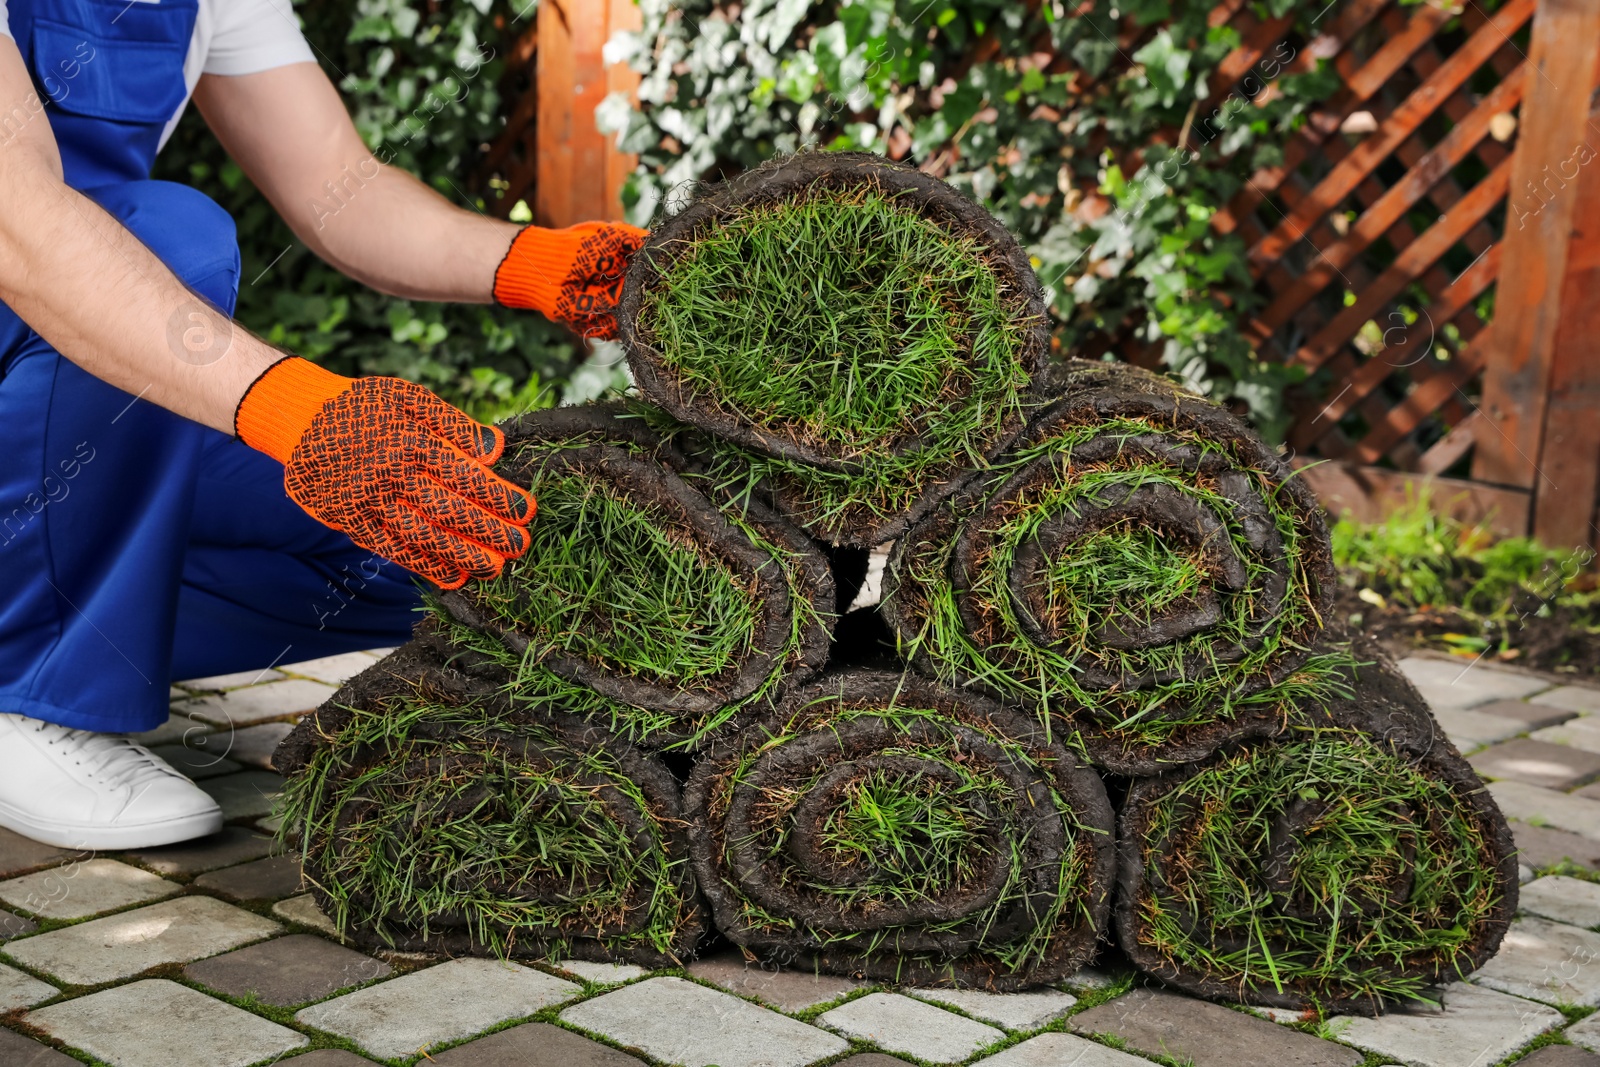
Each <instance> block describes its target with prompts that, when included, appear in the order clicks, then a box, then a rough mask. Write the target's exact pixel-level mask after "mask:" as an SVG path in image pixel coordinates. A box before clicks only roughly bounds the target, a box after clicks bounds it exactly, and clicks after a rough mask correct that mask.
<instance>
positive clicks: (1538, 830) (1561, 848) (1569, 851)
mask: <svg viewBox="0 0 1600 1067" xmlns="http://www.w3.org/2000/svg"><path fill="white" fill-rule="evenodd" d="M1509 821H1510V825H1511V837H1512V840H1513V841H1515V843H1516V846H1517V853H1518V856H1519V857H1520V859H1521V860H1522V862H1523V863H1526V864H1530V865H1532V866H1533V867H1536V868H1537V867H1555V866H1558V865H1560V864H1562V863H1576V864H1577V865H1578V866H1580V867H1587V868H1589V869H1591V870H1600V841H1595V840H1593V839H1591V838H1587V837H1579V836H1578V835H1577V834H1573V833H1568V832H1567V831H1566V830H1554V829H1551V828H1550V827H1548V826H1534V825H1533V824H1532V823H1525V822H1523V821H1521V820H1520V819H1511V820H1509Z"/></svg>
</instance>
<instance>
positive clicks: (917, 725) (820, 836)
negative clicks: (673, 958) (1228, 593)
mask: <svg viewBox="0 0 1600 1067" xmlns="http://www.w3.org/2000/svg"><path fill="white" fill-rule="evenodd" d="M684 809H685V815H686V817H687V818H688V819H689V821H690V836H691V842H692V843H691V855H692V862H693V866H694V870H695V874H696V877H697V880H698V882H699V884H700V886H701V889H702V891H703V893H704V894H705V896H706V899H707V900H708V901H709V903H710V907H711V910H712V913H713V915H714V917H715V922H716V926H717V929H718V930H720V931H721V932H722V933H723V934H724V935H725V936H726V937H727V938H729V940H731V941H733V942H734V943H735V944H737V945H739V946H741V947H742V948H743V949H745V950H746V951H747V952H748V953H753V954H754V955H755V956H756V957H757V958H759V959H761V960H762V961H763V962H765V963H774V964H785V965H787V964H798V965H800V966H805V967H815V968H818V969H820V970H823V971H827V972H830V973H837V974H846V975H857V976H863V977H867V978H872V979H877V980H885V981H893V982H902V983H906V984H915V985H955V986H974V987H979V988H986V989H994V990H1014V989H1020V988H1025V987H1027V986H1030V985H1036V984H1039V983H1043V982H1048V981H1053V980H1055V979H1057V978H1060V977H1063V976H1065V975H1068V974H1070V973H1072V972H1073V971H1074V970H1076V969H1077V968H1078V967H1079V966H1081V965H1082V964H1084V963H1085V962H1087V961H1088V960H1089V958H1090V957H1091V956H1092V955H1093V953H1094V948H1095V941H1096V937H1097V936H1098V935H1099V934H1100V933H1101V932H1103V931H1105V930H1106V923H1107V907H1108V902H1109V895H1108V889H1109V886H1110V883H1111V880H1112V878H1113V871H1114V855H1113V853H1114V849H1113V847H1112V835H1111V821H1110V820H1111V809H1110V805H1109V803H1108V801H1107V798H1106V793H1105V788H1104V786H1103V785H1102V784H1101V782H1100V779H1099V778H1098V776H1097V775H1096V774H1095V773H1094V772H1093V771H1092V770H1090V769H1089V768H1088V767H1087V766H1085V765H1084V764H1083V763H1081V762H1080V761H1079V759H1078V758H1077V757H1076V756H1075V755H1074V754H1073V753H1072V752H1071V751H1070V750H1069V749H1067V748H1066V747H1064V746H1063V745H1061V744H1059V743H1056V742H1051V741H1050V740H1048V739H1047V738H1046V737H1045V736H1044V734H1043V732H1042V731H1041V730H1039V729H1038V727H1037V726H1035V725H1034V724H1033V723H1032V722H1031V721H1030V720H1029V719H1028V718H1027V717H1025V716H1020V715H1016V714H1013V713H1011V712H1008V711H1005V710H1003V709H1001V708H1000V707H998V706H996V705H994V704H991V703H989V702H988V701H986V700H984V699H982V698H979V697H974V696H972V695H971V694H965V693H959V692H956V691H953V690H949V689H945V688H943V687H941V686H938V685H936V684H934V683H932V682H929V681H926V680H923V679H919V678H916V677H915V676H912V675H904V676H902V675H896V674H890V673H886V672H876V671H848V672H840V673H837V674H833V675H830V676H827V677H825V678H824V679H821V680H819V681H817V682H814V683H812V684H811V685H808V686H806V687H804V688H802V689H799V690H796V691H794V692H792V693H790V694H789V696H788V697H787V698H786V699H785V701H784V702H783V704H782V705H781V706H780V707H779V708H778V709H777V710H776V712H775V714H774V717H773V719H772V720H771V721H770V722H769V723H766V724H763V725H757V726H752V727H749V728H747V729H746V730H745V731H743V732H742V733H740V734H739V735H737V737H733V738H730V739H726V740H724V741H723V742H721V743H719V745H718V746H717V747H715V748H713V749H712V750H711V751H710V752H709V753H708V754H706V755H705V756H704V757H703V758H702V759H701V761H700V762H699V763H698V764H697V766H696V767H695V770H694V772H693V774H692V775H691V777H690V779H689V783H688V785H687V787H686V788H685V793H684Z"/></svg>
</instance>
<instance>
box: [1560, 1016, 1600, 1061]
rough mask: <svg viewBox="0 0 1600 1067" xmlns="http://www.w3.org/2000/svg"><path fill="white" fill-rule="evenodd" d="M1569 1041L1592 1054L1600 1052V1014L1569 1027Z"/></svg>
mask: <svg viewBox="0 0 1600 1067" xmlns="http://www.w3.org/2000/svg"><path fill="white" fill-rule="evenodd" d="M1567 1040H1568V1041H1571V1042H1572V1043H1573V1044H1574V1045H1581V1046H1583V1047H1584V1048H1586V1049H1588V1050H1589V1051H1590V1052H1600V1014H1596V1015H1591V1016H1589V1017H1588V1018H1587V1019H1583V1020H1581V1021H1579V1022H1576V1023H1574V1024H1573V1025H1571V1026H1569V1027H1567Z"/></svg>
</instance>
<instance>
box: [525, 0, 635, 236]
mask: <svg viewBox="0 0 1600 1067" xmlns="http://www.w3.org/2000/svg"><path fill="white" fill-rule="evenodd" d="M638 27H639V9H638V7H637V6H636V5H635V4H634V3H633V0H539V13H538V32H539V51H538V56H537V59H536V61H535V62H536V68H535V70H536V77H537V78H538V94H539V105H538V122H537V126H536V129H537V138H538V141H537V145H536V154H537V159H538V162H537V166H538V177H537V180H536V182H535V186H534V205H533V218H534V221H535V222H537V223H538V224H539V225H541V226H570V225H571V224H573V223H575V222H583V221H585V220H588V219H619V218H621V217H622V202H621V200H620V199H619V198H618V192H619V191H620V189H621V187H622V182H623V179H624V178H626V177H627V174H628V172H629V171H630V170H632V169H633V166H634V157H632V156H627V155H624V154H622V153H620V152H618V151H617V150H616V148H615V146H614V143H613V139H612V135H611V134H606V133H601V132H600V131H599V130H598V129H597V128H596V127H595V121H594V109H595V108H596V107H597V106H598V105H599V104H600V101H602V100H604V99H605V97H606V94H607V93H609V92H611V91H612V90H614V89H616V90H622V91H624V92H631V91H632V90H634V89H635V88H637V86H638V78H637V77H636V76H635V75H634V74H633V73H632V72H631V71H630V70H628V69H627V67H626V66H625V65H622V64H616V65H613V66H612V67H610V68H607V66H606V64H605V62H604V60H603V59H602V56H601V49H603V48H604V47H605V43H606V41H607V40H608V39H610V37H611V34H612V33H613V32H614V31H616V30H619V29H637V28H638Z"/></svg>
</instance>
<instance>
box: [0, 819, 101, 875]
mask: <svg viewBox="0 0 1600 1067" xmlns="http://www.w3.org/2000/svg"><path fill="white" fill-rule="evenodd" d="M73 855H74V853H73V852H72V850H71V849H66V848H57V847H56V846H54V845H43V844H40V843H39V842H37V841H34V840H32V839H31V838H26V837H23V836H22V835H21V834H14V833H12V832H11V831H10V830H7V829H5V828H4V827H0V878H9V877H11V876H12V875H13V874H21V873H23V872H24V871H31V870H34V869H35V868H38V867H48V866H50V865H51V864H53V863H60V862H61V861H62V860H65V859H70V858H71V857H72V856H73ZM77 855H86V853H77Z"/></svg>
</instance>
